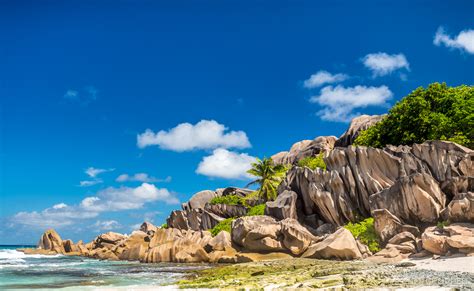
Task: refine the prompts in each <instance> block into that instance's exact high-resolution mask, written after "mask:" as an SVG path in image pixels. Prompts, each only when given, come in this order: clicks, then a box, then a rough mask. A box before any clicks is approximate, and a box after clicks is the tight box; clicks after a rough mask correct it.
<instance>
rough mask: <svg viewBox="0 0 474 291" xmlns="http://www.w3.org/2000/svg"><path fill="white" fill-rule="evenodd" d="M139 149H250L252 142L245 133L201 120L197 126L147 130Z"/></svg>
mask: <svg viewBox="0 0 474 291" xmlns="http://www.w3.org/2000/svg"><path fill="white" fill-rule="evenodd" d="M137 145H138V147H139V148H144V147H147V146H153V145H156V146H159V147H160V148H162V149H166V150H172V151H177V152H183V151H191V150H196V149H215V148H248V147H250V142H249V140H248V138H247V134H246V133H245V132H243V131H229V130H228V128H227V127H225V126H224V125H222V124H220V123H218V122H216V121H214V120H201V121H200V122H198V123H196V124H194V125H193V124H190V123H181V124H178V125H177V126H176V127H174V128H172V129H170V130H168V131H166V130H161V131H159V132H156V133H155V132H153V131H152V130H150V129H147V130H146V131H145V132H144V133H142V134H139V135H138V136H137Z"/></svg>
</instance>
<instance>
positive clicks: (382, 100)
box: [310, 86, 393, 122]
mask: <svg viewBox="0 0 474 291" xmlns="http://www.w3.org/2000/svg"><path fill="white" fill-rule="evenodd" d="M392 96H393V93H392V92H391V91H390V89H389V88H388V87H387V86H380V87H366V86H355V87H348V88H346V87H343V86H336V87H333V86H326V87H324V88H323V89H321V92H320V95H319V96H313V97H312V98H311V99H310V102H312V103H317V104H319V105H321V106H322V107H323V109H322V110H320V111H319V112H318V115H320V116H321V118H322V119H323V120H328V121H342V122H348V121H350V120H351V119H352V118H353V117H355V116H356V115H359V114H360V113H354V112H353V110H354V109H356V108H365V107H367V106H385V105H387V101H388V100H389V99H390V98H392Z"/></svg>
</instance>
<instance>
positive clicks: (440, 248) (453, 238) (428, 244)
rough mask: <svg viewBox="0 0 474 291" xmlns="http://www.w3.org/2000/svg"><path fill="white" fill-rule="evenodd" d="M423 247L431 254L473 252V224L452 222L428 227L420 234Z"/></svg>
mask: <svg viewBox="0 0 474 291" xmlns="http://www.w3.org/2000/svg"><path fill="white" fill-rule="evenodd" d="M421 239H422V244H423V248H424V249H425V250H427V251H429V252H431V253H433V254H437V255H446V254H447V253H448V252H460V253H465V254H474V224H471V223H453V224H450V225H448V226H444V227H437V226H433V227H428V228H427V229H426V230H425V231H424V232H423V234H422V236H421Z"/></svg>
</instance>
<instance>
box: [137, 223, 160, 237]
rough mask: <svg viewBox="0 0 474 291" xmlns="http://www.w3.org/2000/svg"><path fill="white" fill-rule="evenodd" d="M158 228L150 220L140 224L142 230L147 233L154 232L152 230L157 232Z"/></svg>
mask: <svg viewBox="0 0 474 291" xmlns="http://www.w3.org/2000/svg"><path fill="white" fill-rule="evenodd" d="M156 229H157V227H156V226H155V225H153V224H152V223H150V222H148V221H145V222H144V223H142V225H141V226H140V230H141V231H143V232H145V233H147V234H152V233H151V232H155V231H156Z"/></svg>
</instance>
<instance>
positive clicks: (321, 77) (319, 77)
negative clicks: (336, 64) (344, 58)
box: [303, 70, 349, 89]
mask: <svg viewBox="0 0 474 291" xmlns="http://www.w3.org/2000/svg"><path fill="white" fill-rule="evenodd" d="M348 77H349V76H347V75H346V74H331V73H329V72H328V71H323V70H321V71H319V72H317V73H316V74H313V75H311V76H310V77H309V79H307V80H305V81H304V83H303V86H304V87H305V88H308V89H311V88H316V87H320V86H322V85H324V84H332V83H339V82H342V81H344V80H346V79H347V78H348Z"/></svg>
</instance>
